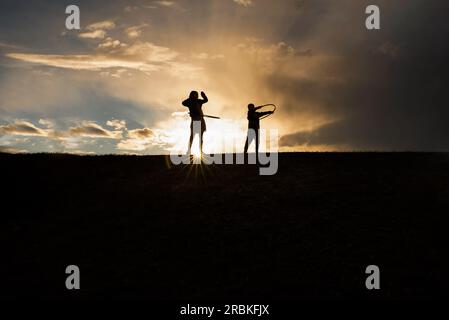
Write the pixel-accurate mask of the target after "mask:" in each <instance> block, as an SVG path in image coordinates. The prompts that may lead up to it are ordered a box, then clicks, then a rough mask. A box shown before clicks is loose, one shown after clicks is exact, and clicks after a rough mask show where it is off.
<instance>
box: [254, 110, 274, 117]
mask: <svg viewBox="0 0 449 320" xmlns="http://www.w3.org/2000/svg"><path fill="white" fill-rule="evenodd" d="M256 113H257V116H258V117H259V118H260V117H263V116H266V115H267V114H273V113H274V112H273V111H266V112H256Z"/></svg>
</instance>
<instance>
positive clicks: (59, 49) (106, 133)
mask: <svg viewBox="0 0 449 320" xmlns="http://www.w3.org/2000/svg"><path fill="white" fill-rule="evenodd" d="M71 4H75V5H77V6H79V8H80V12H81V29H80V30H67V29H66V27H65V21H66V18H67V16H68V15H67V14H66V13H65V8H66V7H67V6H68V5H71ZM370 4H375V5H377V6H379V8H380V10H381V29H380V30H367V29H366V27H365V19H366V18H367V14H366V13H365V8H366V7H367V6H368V5H370ZM447 12H449V2H447V1H443V0H426V1H422V0H395V1H386V0H371V1H364V0H338V1H336V0H279V1H272V0H176V1H175V0H173V1H152V0H140V1H138V0H134V1H125V0H95V1H63V0H35V1H25V0H14V1H10V0H2V1H1V2H0V152H67V153H76V154H111V153H116V154H167V153H169V152H171V151H173V150H182V149H183V148H186V147H187V141H188V138H189V125H190V122H189V117H188V115H187V114H186V108H185V107H183V106H182V104H181V102H182V101H183V100H184V99H186V98H187V96H188V94H189V92H190V91H191V90H197V91H204V92H206V94H207V96H208V98H209V103H207V104H205V105H204V107H203V109H204V112H205V113H206V114H210V115H215V116H219V117H221V119H220V120H215V119H207V120H206V121H207V129H208V130H207V132H206V134H205V151H206V152H222V151H223V143H224V141H225V140H226V141H235V142H236V146H235V147H236V151H239V150H240V149H242V148H243V145H244V139H245V135H246V128H247V120H246V111H247V105H248V103H254V104H256V105H261V104H266V103H274V104H276V105H277V110H276V113H275V114H274V115H273V116H271V117H269V118H267V119H265V120H263V121H262V127H263V128H264V129H267V130H270V129H276V130H278V132H279V147H280V151H352V150H355V151H449V125H448V123H449V111H448V106H449V99H448V94H447V92H448V90H447V89H446V85H447V84H449V76H448V74H449V68H448V66H449V64H448V63H447V58H448V56H449V42H448V41H447V39H449V23H447V19H446V15H447Z"/></svg>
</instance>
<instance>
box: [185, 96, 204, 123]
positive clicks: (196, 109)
mask: <svg viewBox="0 0 449 320" xmlns="http://www.w3.org/2000/svg"><path fill="white" fill-rule="evenodd" d="M203 103H204V101H203V100H199V99H187V100H186V101H185V106H186V107H188V108H189V113H190V117H191V118H192V120H202V119H203V108H202V107H203Z"/></svg>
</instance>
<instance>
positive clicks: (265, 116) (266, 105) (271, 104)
mask: <svg viewBox="0 0 449 320" xmlns="http://www.w3.org/2000/svg"><path fill="white" fill-rule="evenodd" d="M268 106H272V107H274V109H273V110H272V111H273V112H275V111H276V105H275V104H273V103H267V104H264V105H262V106H260V107H262V108H264V107H268ZM269 116H271V114H266V115H264V116H262V117H260V118H259V119H260V120H262V119H265V118H267V117H269Z"/></svg>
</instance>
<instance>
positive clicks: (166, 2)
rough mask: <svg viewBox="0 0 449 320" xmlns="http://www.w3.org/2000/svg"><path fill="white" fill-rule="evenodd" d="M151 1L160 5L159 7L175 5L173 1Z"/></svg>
mask: <svg viewBox="0 0 449 320" xmlns="http://www.w3.org/2000/svg"><path fill="white" fill-rule="evenodd" d="M153 3H156V4H158V5H160V6H161V7H173V6H175V5H176V2H175V1H166V0H164V1H153Z"/></svg>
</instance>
